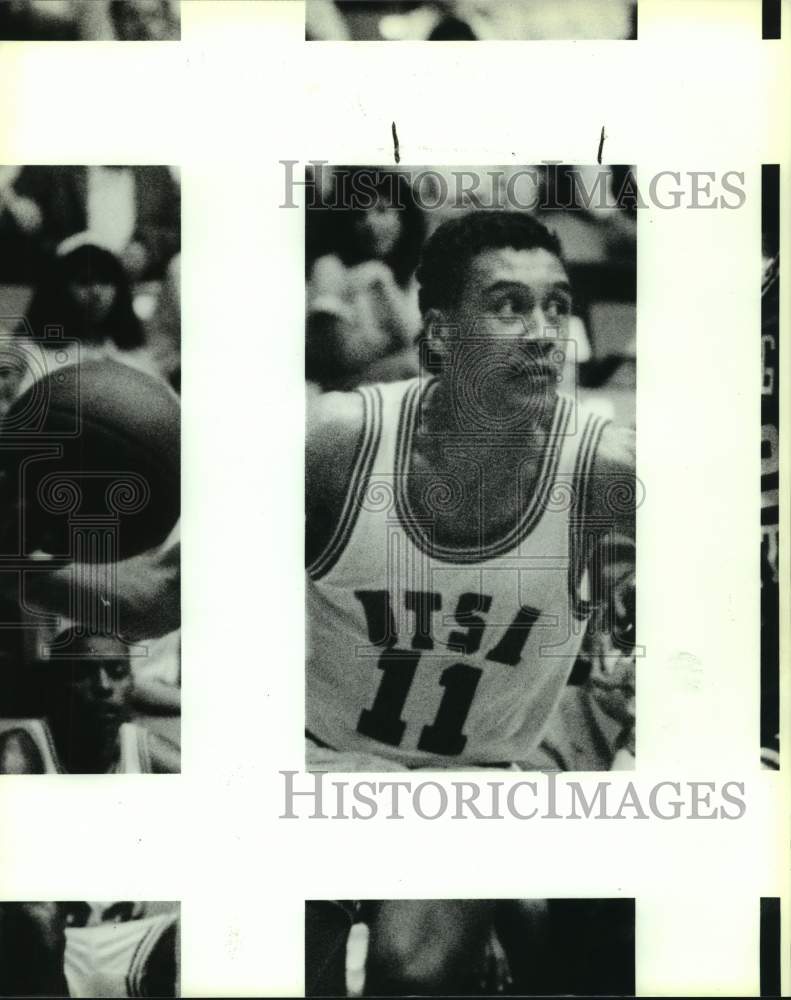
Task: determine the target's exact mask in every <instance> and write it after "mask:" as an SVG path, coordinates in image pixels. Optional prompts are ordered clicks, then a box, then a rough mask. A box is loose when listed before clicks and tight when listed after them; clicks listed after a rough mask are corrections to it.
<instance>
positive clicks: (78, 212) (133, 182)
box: [13, 166, 180, 281]
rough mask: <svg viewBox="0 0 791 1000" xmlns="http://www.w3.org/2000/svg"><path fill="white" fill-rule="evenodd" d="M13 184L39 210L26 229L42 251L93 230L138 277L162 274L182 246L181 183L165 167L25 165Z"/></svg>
mask: <svg viewBox="0 0 791 1000" xmlns="http://www.w3.org/2000/svg"><path fill="white" fill-rule="evenodd" d="M13 189H14V194H15V195H16V196H17V197H18V198H20V197H21V198H23V199H25V203H26V204H28V203H32V205H33V206H34V208H35V210H37V213H38V218H36V217H35V212H34V211H33V210H30V211H28V213H27V214H28V215H30V219H29V220H28V224H27V226H26V233H27V235H28V236H29V237H31V238H34V239H35V240H36V242H37V244H38V245H39V246H40V247H41V249H42V252H44V253H47V252H49V253H51V252H52V251H53V250H54V249H55V247H56V246H57V245H58V244H59V243H61V242H62V241H63V240H64V239H65V238H66V237H67V236H72V235H73V234H74V233H79V232H83V231H85V230H91V231H92V232H93V233H95V234H96V235H97V236H98V237H99V238H100V241H101V243H102V244H103V245H105V246H107V247H109V248H110V249H112V250H113V251H114V252H115V253H116V254H117V255H118V257H119V259H120V260H121V262H122V263H123V266H124V269H125V270H126V272H127V273H128V274H129V276H130V277H131V278H132V279H133V280H135V281H137V280H141V279H150V278H156V279H159V278H162V277H163V275H164V273H165V269H166V267H167V263H168V261H169V260H170V259H171V258H172V257H173V255H174V254H175V253H177V252H178V250H179V245H180V236H179V224H180V195H179V187H178V184H177V182H176V180H175V179H174V177H173V175H172V173H171V172H170V170H169V169H168V168H167V167H159V166H131V167H130V166H78V167H71V166H65V167H64V166H47V167H38V166H36V167H23V168H22V170H21V172H20V174H19V176H18V177H17V178H16V180H15V181H14V184H13Z"/></svg>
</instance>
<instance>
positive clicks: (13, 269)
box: [0, 167, 42, 282]
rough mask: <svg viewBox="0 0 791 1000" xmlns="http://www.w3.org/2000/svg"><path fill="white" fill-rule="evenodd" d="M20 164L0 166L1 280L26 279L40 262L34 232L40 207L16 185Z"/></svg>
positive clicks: (20, 280) (38, 223) (38, 222)
mask: <svg viewBox="0 0 791 1000" xmlns="http://www.w3.org/2000/svg"><path fill="white" fill-rule="evenodd" d="M21 172H22V167H0V273H2V277H3V280H5V281H13V282H22V281H29V280H30V277H31V275H32V274H33V273H34V272H35V270H36V266H37V264H38V262H39V255H40V250H39V247H38V243H37V241H36V239H35V234H36V233H37V232H38V231H39V229H40V228H41V222H42V219H41V209H40V208H39V207H38V205H37V204H36V203H35V202H34V201H33V199H32V198H28V197H27V196H25V195H22V194H19V192H18V191H17V190H16V189H15V187H14V184H15V183H16V181H17V179H18V178H19V175H20V174H21Z"/></svg>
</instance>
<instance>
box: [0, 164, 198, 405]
mask: <svg viewBox="0 0 791 1000" xmlns="http://www.w3.org/2000/svg"><path fill="white" fill-rule="evenodd" d="M179 259H180V190H179V179H178V176H177V174H176V173H175V172H174V171H172V170H171V169H170V168H169V167H158V166H142V167H141V166H134V167H129V166H86V167H72V166H29V167H3V168H0V323H2V325H3V326H4V327H5V328H6V329H7V330H8V331H9V332H14V333H16V334H18V335H23V334H24V335H27V336H29V337H32V338H33V339H34V340H36V341H38V342H40V343H46V342H47V339H48V331H49V330H50V329H51V328H57V329H60V330H61V331H62V335H63V336H64V337H65V338H66V339H68V340H72V341H74V342H76V343H78V344H79V346H80V349H81V353H82V356H83V357H88V356H97V355H98V356H102V357H104V356H113V357H116V358H117V359H120V360H124V361H128V362H129V363H132V364H134V365H135V366H136V367H139V368H142V369H144V370H146V371H149V372H150V373H152V374H158V375H161V376H163V377H164V378H166V379H167V380H168V381H169V382H170V383H171V384H172V385H173V386H174V387H176V388H177V387H178V384H179V372H180V344H179V341H180V337H179V325H180V323H179V312H180V281H179ZM6 403H7V400H6Z"/></svg>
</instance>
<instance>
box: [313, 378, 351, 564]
mask: <svg viewBox="0 0 791 1000" xmlns="http://www.w3.org/2000/svg"><path fill="white" fill-rule="evenodd" d="M363 412H364V411H363V398H362V396H361V395H360V394H359V393H356V392H328V393H324V394H322V395H315V396H312V397H311V398H310V399H309V401H308V413H307V422H306V423H307V431H306V433H307V440H306V443H305V559H306V563H307V564H310V563H311V562H313V560H314V559H315V558H316V557H317V556H319V555H320V554H321V552H322V551H323V550H324V548H325V547H326V545H327V544H328V542H329V541H330V539H331V538H332V534H333V531H334V530H335V526H336V525H337V523H338V520H339V518H340V515H341V511H342V509H343V504H344V500H345V497H346V494H347V492H348V489H349V483H350V481H351V477H352V471H353V469H354V462H355V456H356V453H357V450H358V446H359V443H360V440H361V438H362V434H363V423H364V420H363Z"/></svg>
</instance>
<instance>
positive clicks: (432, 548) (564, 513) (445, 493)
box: [307, 381, 603, 767]
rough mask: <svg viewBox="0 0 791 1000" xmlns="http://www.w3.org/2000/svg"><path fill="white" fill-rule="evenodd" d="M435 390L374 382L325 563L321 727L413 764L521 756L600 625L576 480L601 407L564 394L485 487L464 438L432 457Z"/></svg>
mask: <svg viewBox="0 0 791 1000" xmlns="http://www.w3.org/2000/svg"><path fill="white" fill-rule="evenodd" d="M422 391H425V389H421V386H420V384H419V382H417V381H415V382H411V383H398V384H395V385H390V386H378V387H372V388H366V389H364V390H363V395H364V398H365V402H366V415H367V422H366V427H367V430H366V434H365V435H364V439H363V443H362V447H361V449H360V455H359V456H358V459H359V460H358V462H357V465H356V466H355V476H354V477H353V486H352V490H351V493H350V497H349V498H348V500H347V504H346V507H345V509H344V513H343V517H342V518H341V523H340V525H339V528H338V531H337V532H336V534H335V537H334V538H333V540H332V542H331V543H330V545H329V546H328V549H327V550H325V553H324V554H323V555H322V556H320V557H319V558H318V559H317V560H316V561H315V562H314V564H313V565H312V566H311V567H310V579H309V583H308V614H309V631H310V635H309V647H310V648H309V656H308V681H307V683H308V704H307V716H308V718H307V725H308V730H309V731H310V732H311V733H312V734H314V735H315V736H316V737H318V738H319V739H320V740H321V741H323V742H325V743H327V744H328V745H330V746H332V747H334V748H335V749H337V750H365V751H368V752H370V753H373V754H377V755H380V756H384V757H388V758H391V759H394V760H398V761H399V762H401V763H403V764H404V765H406V766H430V765H435V764H439V765H441V766H460V767H461V766H464V765H474V764H487V763H488V764H498V763H507V762H510V761H512V760H519V759H521V758H522V757H524V756H525V754H526V753H527V752H528V751H529V749H530V748H531V747H532V746H534V745H535V744H536V743H537V741H538V739H539V738H540V735H541V731H542V729H543V727H544V725H545V723H546V721H547V718H548V716H549V714H550V713H551V711H552V708H553V706H554V705H555V703H556V702H557V699H558V698H559V696H560V693H561V692H562V689H563V687H564V685H565V683H566V681H567V678H568V674H569V672H570V669H571V667H572V665H573V663H574V660H575V658H576V655H577V652H578V649H579V645H580V642H581V639H582V635H583V632H584V629H585V624H586V619H585V609H584V602H581V601H579V600H578V598H579V596H580V589H579V584H580V583H582V581H581V580H580V579H579V576H580V574H579V572H578V570H579V567H577V566H575V565H573V560H572V559H571V542H570V536H571V530H570V528H571V525H572V522H574V521H575V518H576V516H577V513H578V512H579V510H580V509H581V508H579V507H577V506H576V504H573V503H572V497H575V498H576V499H577V500H579V499H580V494H579V492H577V493H576V494H575V493H574V492H573V484H574V483H577V484H579V483H580V482H582V481H583V479H584V475H585V473H586V472H587V471H588V469H589V467H590V463H591V460H592V456H593V454H594V453H595V448H596V443H597V441H598V436H599V434H600V432H601V429H602V426H603V421H601V420H600V419H599V418H596V417H588V416H586V415H584V414H582V413H581V412H580V411H579V410H578V409H577V408H575V407H574V405H573V404H572V403H571V401H570V400H568V399H566V398H561V399H559V400H558V402H557V404H556V405H555V407H554V409H553V410H552V413H551V414H550V418H549V419H548V421H547V424H546V429H545V431H544V432H542V434H541V435H539V436H538V437H537V439H536V440H535V441H534V442H533V445H532V447H531V446H529V445H527V446H524V447H523V448H521V451H518V449H519V446H518V445H517V444H515V443H514V442H513V441H511V442H510V443H509V442H508V441H507V440H506V439H504V443H503V447H502V453H501V456H500V457H501V462H500V468H501V469H502V470H504V471H503V474H502V475H500V476H499V478H495V481H494V482H491V479H492V477H491V474H489V481H490V485H489V486H487V483H486V479H487V473H486V472H485V471H483V470H482V469H478V472H477V473H476V472H473V475H472V481H473V482H474V480H475V476H476V475H480V479H481V482H482V483H483V485H482V487H481V488H480V489H478V490H472V491H471V490H470V488H469V486H470V482H471V479H470V473H469V471H466V472H465V471H463V470H464V469H465V461H464V458H463V455H464V442H463V441H461V442H455V443H453V444H451V445H448V446H449V447H457V448H458V457H457V458H454V459H453V460H451V462H450V463H449V464H448V463H447V462H446V463H444V466H443V467H444V469H445V470H446V471H445V472H444V473H439V474H438V473H437V472H436V471H435V468H436V466H433V465H432V464H431V463H430V462H425V461H421V448H420V447H416V439H417V437H418V434H419V430H418V426H419V412H420V404H421V392H422ZM420 444H421V445H423V442H420ZM443 446H444V445H443ZM467 450H468V453H469V455H468V463H467V466H466V468H467V470H469V467H470V465H472V466H475V459H474V457H469V456H470V455H472V456H474V453H475V452H474V448H471V447H469V448H468V449H467ZM517 454H519V457H517ZM480 464H481V463H479V465H480ZM497 466H498V461H494V462H490V463H487V469H496V468H497ZM449 467H450V468H451V469H452V470H453V472H448V471H447V470H448V468H449ZM509 468H510V469H512V470H513V472H512V473H511V482H510V483H509V475H508V472H507V470H508V469H509ZM520 468H521V471H520V472H517V471H516V470H517V469H520Z"/></svg>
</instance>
